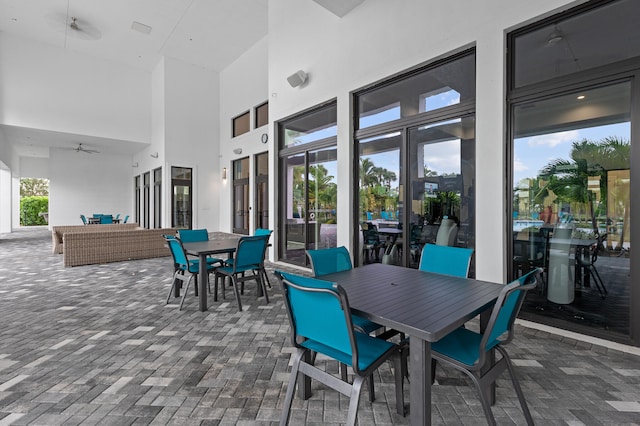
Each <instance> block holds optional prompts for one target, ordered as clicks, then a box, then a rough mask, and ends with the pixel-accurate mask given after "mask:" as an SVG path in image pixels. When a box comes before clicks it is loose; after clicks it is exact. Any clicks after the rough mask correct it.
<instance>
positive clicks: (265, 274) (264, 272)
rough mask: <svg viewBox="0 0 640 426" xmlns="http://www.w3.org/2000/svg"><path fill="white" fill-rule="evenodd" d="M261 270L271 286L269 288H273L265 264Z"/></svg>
mask: <svg viewBox="0 0 640 426" xmlns="http://www.w3.org/2000/svg"><path fill="white" fill-rule="evenodd" d="M260 270H261V271H262V275H263V277H264V279H265V281H266V282H267V285H268V286H269V288H272V287H271V281H269V274H267V270H266V269H265V267H264V266H263V267H262V268H261V269H260Z"/></svg>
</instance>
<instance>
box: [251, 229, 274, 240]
mask: <svg viewBox="0 0 640 426" xmlns="http://www.w3.org/2000/svg"><path fill="white" fill-rule="evenodd" d="M272 232H273V231H272V230H271V229H264V228H256V232H254V234H253V235H255V236H256V237H260V236H269V237H270V236H271V233H272ZM267 241H269V238H267Z"/></svg>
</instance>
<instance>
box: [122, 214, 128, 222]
mask: <svg viewBox="0 0 640 426" xmlns="http://www.w3.org/2000/svg"><path fill="white" fill-rule="evenodd" d="M128 220H129V215H126V216H125V217H124V220H123V221H122V223H127V221H128Z"/></svg>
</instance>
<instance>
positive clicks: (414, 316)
mask: <svg viewBox="0 0 640 426" xmlns="http://www.w3.org/2000/svg"><path fill="white" fill-rule="evenodd" d="M322 279H323V280H326V281H331V282H336V283H338V284H339V285H340V286H342V287H343V288H344V289H345V290H346V292H347V297H348V298H349V305H350V306H351V309H352V311H353V312H354V313H356V314H358V315H360V316H363V317H365V318H367V319H369V320H371V321H374V322H376V323H378V324H380V325H384V326H385V327H388V328H392V329H394V330H397V331H399V332H402V333H405V334H406V335H408V336H410V337H411V339H410V347H409V348H410V366H409V371H410V373H411V374H410V377H411V382H410V394H411V400H410V404H411V405H410V413H411V414H410V415H411V424H412V425H429V424H431V342H436V341H438V340H440V339H441V338H443V337H444V336H446V335H447V334H449V333H450V332H452V331H454V330H455V329H457V328H458V327H460V326H462V325H463V324H464V323H465V322H467V321H468V320H470V319H471V318H473V317H475V316H476V315H478V314H481V313H483V312H485V311H487V310H488V309H489V308H491V307H493V305H494V304H495V302H496V300H497V298H498V295H499V294H500V291H501V290H502V289H503V287H504V286H503V285H501V284H495V283H491V282H486V281H479V280H474V279H467V278H459V277H453V276H448V275H441V274H435V273H430V272H424V271H420V270H417V269H410V268H404V267H400V266H394V265H385V264H379V263H376V264H371V265H366V266H362V267H359V268H354V269H351V270H348V271H343V272H337V273H333V274H328V275H323V276H322Z"/></svg>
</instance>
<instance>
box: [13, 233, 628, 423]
mask: <svg viewBox="0 0 640 426" xmlns="http://www.w3.org/2000/svg"><path fill="white" fill-rule="evenodd" d="M225 235H227V234H222V233H220V234H218V233H216V234H215V235H213V237H224V236H225ZM227 236H228V235H227ZM50 244H51V237H50V233H49V231H48V230H47V229H43V228H34V229H20V230H17V231H16V232H13V233H11V234H0V313H1V314H0V426H3V425H34V424H35V425H63V424H64V425H72V424H84V425H95V424H109V425H111V424H123V425H131V424H136V425H138V424H154V425H165V424H202V425H205V424H207V425H208V424H221V425H222V424H247V425H249V424H250V425H254V424H259V425H267V424H274V425H275V424H277V422H278V420H279V418H280V410H281V407H282V400H283V399H284V392H285V391H286V382H287V380H288V378H289V371H290V365H289V362H290V356H291V354H292V353H293V348H292V347H291V343H290V341H289V324H288V319H287V314H286V312H285V308H284V305H283V303H282V295H281V293H280V289H279V284H278V282H277V280H276V279H275V277H273V275H272V273H273V269H274V265H272V264H268V265H267V269H268V273H269V274H270V278H271V283H272V285H273V288H271V289H269V290H268V291H269V297H270V300H271V302H270V303H269V305H264V304H263V303H262V302H261V301H260V300H259V299H257V298H256V294H255V292H256V291H257V289H256V287H255V285H253V284H249V285H247V287H246V288H245V293H248V296H246V297H245V298H244V299H246V300H247V306H243V308H244V310H243V311H242V312H238V311H237V307H236V305H235V303H232V302H233V300H231V299H229V298H227V300H219V301H218V302H214V301H213V297H210V298H209V311H207V312H199V311H198V300H197V298H196V297H195V296H194V295H193V289H191V292H190V293H189V294H188V296H187V299H186V301H185V306H184V310H183V311H178V310H177V309H176V308H175V305H171V304H170V305H165V303H164V302H165V300H164V299H165V298H166V295H167V292H168V290H169V287H170V280H171V274H172V265H171V261H170V258H169V257H167V258H156V259H147V260H137V261H130V262H119V263H111V264H108V265H89V266H79V267H73V268H65V267H64V266H63V265H62V258H61V256H60V255H55V254H51V253H50V251H51V246H50ZM277 268H278V269H283V270H288V271H290V272H293V273H300V270H299V269H295V268H287V267H286V266H281V265H278V266H277ZM307 274H308V275H310V273H307ZM229 294H230V293H229V292H227V296H228V297H229ZM244 299H243V300H244ZM255 300H258V302H255ZM508 350H509V353H510V354H511V356H512V358H513V362H514V364H515V368H516V373H517V374H518V377H519V378H520V380H521V384H522V387H523V390H524V393H525V396H526V399H527V402H528V403H529V407H530V409H531V412H532V415H533V417H534V420H535V421H536V424H541V425H545V424H575V425H578V424H580V425H619V424H629V425H631V424H635V425H640V357H638V356H634V355H631V354H625V353H622V352H619V351H615V350H611V349H607V348H603V347H600V346H591V345H589V344H585V343H584V342H578V341H575V340H572V339H568V338H562V337H559V336H555V335H550V334H548V333H546V332H543V331H538V330H533V329H529V328H525V327H522V326H518V327H517V330H516V338H515V340H514V341H513V343H512V344H510V345H509V348H508ZM318 363H325V364H326V368H327V369H328V370H330V371H332V372H335V373H337V372H338V365H337V364H336V363H332V362H329V361H325V360H322V359H318ZM393 379H394V376H393V372H392V370H391V365H390V364H387V365H385V366H383V367H382V368H381V369H380V371H379V372H378V373H376V375H375V377H374V380H375V381H376V400H375V402H373V403H369V401H368V396H366V395H363V396H362V399H361V402H360V409H359V411H358V423H359V424H361V425H382V424H384V425H389V424H397V425H405V424H409V423H410V414H409V416H407V417H404V418H403V417H401V416H399V415H397V414H396V410H395V399H394V383H393ZM437 379H438V383H439V384H438V385H437V386H434V387H433V394H432V401H433V405H432V413H433V415H432V423H433V424H447V425H448V424H451V425H458V424H485V420H484V415H483V412H482V408H481V406H480V402H479V400H478V398H477V396H476V395H475V390H474V388H473V386H472V384H471V382H470V380H469V379H467V378H466V376H464V375H463V374H462V373H459V372H457V371H455V370H450V369H443V368H442V367H440V366H439V367H438V371H437ZM506 380H508V375H506V374H503V375H502V376H501V377H500V379H499V380H498V387H497V402H496V405H495V406H494V407H493V412H494V415H495V416H496V420H497V422H498V424H501V425H503V424H504V425H508V424H512V425H520V424H522V423H523V421H524V418H523V417H522V414H521V412H520V410H519V409H518V403H517V399H516V398H515V396H514V395H513V392H512V387H511V385H510V384H509V383H507V382H506ZM408 388H409V386H405V392H406V394H405V401H406V403H407V404H408V401H409V394H408ZM312 391H313V396H312V397H311V399H309V400H308V401H301V400H300V399H298V398H297V397H296V398H295V399H294V404H293V407H292V414H291V424H292V425H298V424H305V423H315V424H335V425H337V424H340V423H343V422H344V421H345V419H346V414H347V413H346V408H347V406H348V402H349V401H348V398H347V397H344V396H342V395H338V394H337V393H336V392H334V391H332V390H330V389H327V388H324V387H322V386H321V385H319V384H317V383H315V382H314V383H313V384H312ZM363 393H365V394H366V393H367V391H366V390H364V391H363Z"/></svg>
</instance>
